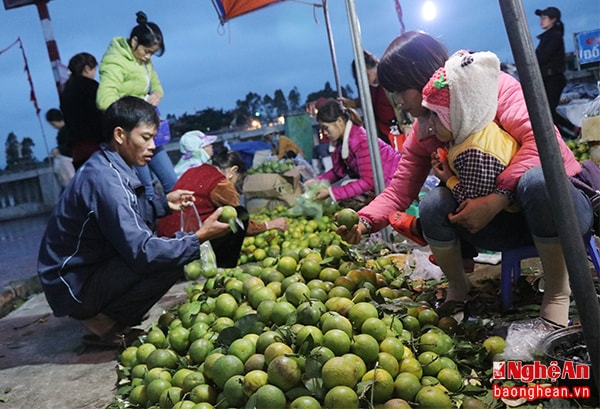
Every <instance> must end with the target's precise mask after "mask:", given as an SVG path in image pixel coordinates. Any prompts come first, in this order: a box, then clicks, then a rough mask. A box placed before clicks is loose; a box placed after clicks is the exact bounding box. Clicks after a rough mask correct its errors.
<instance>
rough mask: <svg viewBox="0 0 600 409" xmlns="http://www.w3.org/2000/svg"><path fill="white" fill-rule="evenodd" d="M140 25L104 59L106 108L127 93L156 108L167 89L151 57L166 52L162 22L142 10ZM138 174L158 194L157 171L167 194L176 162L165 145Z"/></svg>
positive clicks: (100, 100) (101, 102)
mask: <svg viewBox="0 0 600 409" xmlns="http://www.w3.org/2000/svg"><path fill="white" fill-rule="evenodd" d="M136 16H137V23H138V24H137V26H135V27H134V28H133V30H131V34H130V35H129V39H126V38H124V37H115V38H113V39H112V41H111V43H110V45H109V46H108V49H107V50H106V52H105V53H104V56H103V57H102V61H101V62H100V86H99V87H98V95H97V98H96V103H97V105H98V108H100V109H101V110H102V111H104V110H106V109H107V108H108V107H109V106H110V104H112V103H113V102H115V101H116V100H117V99H119V98H121V97H122V96H125V95H131V96H134V97H138V98H143V99H145V100H146V101H147V102H149V103H150V104H152V105H154V106H155V107H157V106H158V104H159V103H160V101H161V99H162V97H163V95H164V92H163V88H162V86H161V84H160V80H159V79H158V74H157V73H156V71H155V70H154V66H153V65H152V60H151V57H152V56H153V55H155V54H156V55H157V56H159V57H160V56H161V55H163V54H164V52H165V42H164V38H163V35H162V32H161V31H160V28H159V27H158V25H156V24H155V23H152V22H148V18H147V17H146V14H145V13H144V12H142V11H138V12H137V14H136ZM136 170H137V174H138V177H139V178H140V181H141V182H142V184H143V185H144V187H145V188H146V196H147V197H149V198H151V197H152V196H154V188H153V186H152V176H151V173H150V170H152V172H154V174H155V175H156V177H158V180H160V182H161V184H162V186H163V190H164V192H165V193H168V192H170V191H171V190H172V189H173V186H174V185H175V182H176V181H177V176H176V175H175V171H174V170H173V163H172V162H171V159H170V158H169V155H168V154H167V151H166V150H165V149H164V147H163V146H158V147H156V149H155V150H154V156H153V157H152V160H151V161H150V163H149V168H148V166H143V167H139V166H138V167H136Z"/></svg>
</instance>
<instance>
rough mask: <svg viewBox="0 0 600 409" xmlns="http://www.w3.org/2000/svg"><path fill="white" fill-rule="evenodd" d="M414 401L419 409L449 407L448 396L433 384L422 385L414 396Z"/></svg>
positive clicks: (450, 402)
mask: <svg viewBox="0 0 600 409" xmlns="http://www.w3.org/2000/svg"><path fill="white" fill-rule="evenodd" d="M415 402H417V403H418V404H419V408H421V409H451V408H452V400H451V399H450V397H449V396H448V395H447V394H446V393H445V392H444V391H442V390H441V389H440V388H437V387H435V386H424V387H423V388H421V390H420V391H419V392H417V395H416V396H415Z"/></svg>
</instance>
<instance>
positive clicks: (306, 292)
mask: <svg viewBox="0 0 600 409" xmlns="http://www.w3.org/2000/svg"><path fill="white" fill-rule="evenodd" d="M309 298H310V288H308V286H307V285H306V284H304V283H301V282H296V283H292V284H290V285H289V287H288V288H287V289H286V290H285V299H286V300H287V301H288V302H290V303H292V304H293V305H294V307H298V306H299V305H300V304H301V303H303V302H304V301H307V300H308V299H309Z"/></svg>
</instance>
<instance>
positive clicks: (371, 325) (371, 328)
mask: <svg viewBox="0 0 600 409" xmlns="http://www.w3.org/2000/svg"><path fill="white" fill-rule="evenodd" d="M360 332H361V333H363V334H368V335H371V336H372V337H373V338H375V339H376V340H377V342H381V341H383V340H384V339H385V338H386V336H387V332H388V327H387V326H386V325H385V323H384V322H383V321H382V320H380V319H379V318H372V317H371V318H367V319H366V320H365V321H364V322H363V324H362V326H361V327H360Z"/></svg>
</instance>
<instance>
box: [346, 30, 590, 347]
mask: <svg viewBox="0 0 600 409" xmlns="http://www.w3.org/2000/svg"><path fill="white" fill-rule="evenodd" d="M447 59H448V52H447V50H446V48H445V47H444V46H443V45H442V44H441V43H440V42H439V41H438V40H436V39H435V38H433V37H431V36H430V35H428V34H425V33H423V32H414V31H413V32H407V33H404V34H402V35H401V36H399V37H397V38H396V39H395V40H394V41H392V43H391V44H390V45H389V46H388V48H387V50H386V51H385V53H384V55H383V57H382V58H381V61H380V63H379V66H378V78H379V83H380V84H381V85H382V86H383V87H384V88H385V89H387V90H388V91H390V92H392V93H393V96H394V102H395V103H396V104H398V105H400V106H401V107H402V108H403V109H404V110H405V111H407V112H408V113H410V114H411V115H412V116H413V117H415V118H417V121H416V123H415V124H414V125H413V129H412V132H411V134H410V135H409V136H408V138H407V140H406V142H405V145H404V154H403V156H402V159H401V160H400V164H399V166H398V169H397V171H396V173H395V174H394V177H393V179H392V181H391V182H390V184H389V186H387V188H386V189H385V190H384V191H383V192H382V194H381V195H379V196H378V197H376V198H375V199H374V200H373V201H372V202H371V203H370V204H369V205H368V206H366V207H364V208H363V209H362V210H361V211H360V212H359V216H360V220H361V222H360V223H359V224H358V225H357V226H355V227H353V228H352V229H351V230H350V231H346V229H345V228H344V227H340V229H339V232H340V234H342V237H343V238H344V239H345V240H346V241H348V242H350V243H358V242H359V241H360V236H361V235H363V234H368V233H371V232H375V231H378V230H381V229H382V228H384V227H385V226H386V225H387V224H388V220H389V219H388V217H389V216H390V215H391V214H395V213H396V212H397V211H404V210H405V209H406V208H407V207H408V206H409V205H410V204H411V203H412V202H413V201H414V200H415V199H416V198H417V196H418V194H419V191H420V189H421V187H422V185H423V183H424V181H425V179H426V177H427V175H428V174H429V172H430V171H431V158H432V154H434V153H435V152H436V150H437V148H439V147H441V142H440V141H439V140H438V139H437V138H436V137H435V135H434V134H433V132H432V129H431V128H430V127H429V111H428V110H427V109H426V108H424V107H423V106H422V105H421V101H422V94H421V90H422V89H423V87H424V85H425V84H426V83H427V81H428V80H429V78H430V77H431V75H432V74H433V73H434V72H435V71H436V70H437V69H438V68H439V67H442V66H444V63H445V62H446V60H447ZM494 121H495V122H496V123H497V124H498V125H499V126H500V127H501V128H503V129H504V130H505V131H507V132H508V133H509V134H510V135H512V137H513V138H514V139H515V140H516V141H517V142H518V143H519V145H520V148H519V150H518V151H517V153H516V154H515V156H514V157H513V159H512V161H511V162H510V164H509V165H508V167H507V168H506V169H505V170H504V171H503V172H502V173H501V174H500V175H499V176H498V178H497V179H496V189H495V191H494V192H493V193H491V194H489V195H487V196H483V197H479V198H473V199H467V200H465V201H463V202H461V203H460V205H459V204H458V203H457V202H456V200H455V199H454V198H453V196H452V193H451V191H450V190H449V189H448V188H446V187H445V186H439V187H437V188H435V189H432V190H431V191H430V192H428V193H427V195H426V196H425V197H424V199H423V200H422V201H421V204H420V206H419V214H420V217H421V223H422V228H423V234H424V236H425V238H426V240H427V242H428V243H429V246H430V248H431V252H432V253H433V255H434V256H435V258H436V260H437V263H438V265H439V266H440V268H441V269H442V271H443V272H444V274H445V276H446V278H447V280H448V291H447V294H446V302H445V303H444V304H442V306H441V310H440V315H442V313H449V314H450V315H462V311H461V310H462V309H463V308H464V304H463V302H464V300H465V299H466V297H467V293H468V292H469V289H470V287H471V285H470V282H469V280H468V278H467V276H466V275H465V273H464V269H463V260H462V255H461V242H462V243H468V244H470V245H472V246H476V247H479V248H484V249H489V250H495V251H503V250H507V249H511V248H516V247H520V246H523V245H527V244H532V243H533V244H535V246H536V248H537V250H538V254H539V256H540V259H541V262H542V267H543V270H544V275H545V291H544V297H543V301H542V306H541V310H540V317H539V318H536V319H535V320H533V321H532V322H531V325H528V328H531V329H533V331H532V332H533V334H532V336H533V339H534V341H535V342H533V344H535V345H531V346H532V348H536V347H537V346H539V345H538V344H539V341H541V339H542V338H543V337H544V336H545V335H546V334H547V333H548V332H549V331H552V330H555V329H557V328H560V327H563V326H565V325H567V323H568V312H569V296H570V288H569V281H568V274H567V269H566V264H565V260H564V255H563V250H562V247H561V245H560V241H559V238H558V231H557V227H556V224H555V223H554V216H553V214H552V211H551V209H550V206H548V203H549V202H550V200H551V199H550V198H549V197H548V192H547V190H546V184H545V180H544V176H543V173H542V169H541V167H540V159H539V155H538V151H537V146H536V143H535V139H534V136H533V131H532V128H531V122H530V118H529V114H528V112H527V107H526V106H525V100H524V96H523V91H522V89H521V86H520V84H519V83H518V82H517V81H516V80H515V79H513V78H512V77H511V76H509V75H507V74H504V73H501V74H500V77H499V82H498V108H497V112H496V116H495V118H494ZM556 138H557V141H558V144H559V148H560V153H561V155H562V158H563V162H564V166H565V170H566V173H567V175H569V176H572V175H575V174H577V173H579V172H580V171H581V166H580V165H579V163H578V162H577V160H576V159H575V157H574V156H573V153H572V152H571V150H570V149H569V148H568V147H567V146H566V145H565V143H564V141H563V140H562V138H561V136H560V134H559V133H558V131H557V132H556ZM570 189H571V195H572V197H573V203H574V205H575V210H576V214H577V217H578V218H579V229H580V234H581V235H582V236H584V235H588V234H589V232H590V229H591V226H592V222H593V213H592V208H591V204H590V202H589V199H588V198H587V197H586V196H585V195H584V194H582V192H580V191H579V190H578V189H576V188H575V187H574V186H573V185H571V186H570ZM511 204H516V205H517V206H519V207H520V208H521V209H522V211H521V212H520V213H509V212H506V211H504V209H506V208H507V207H508V206H509V205H511ZM459 318H460V317H459ZM509 333H510V329H509Z"/></svg>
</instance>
